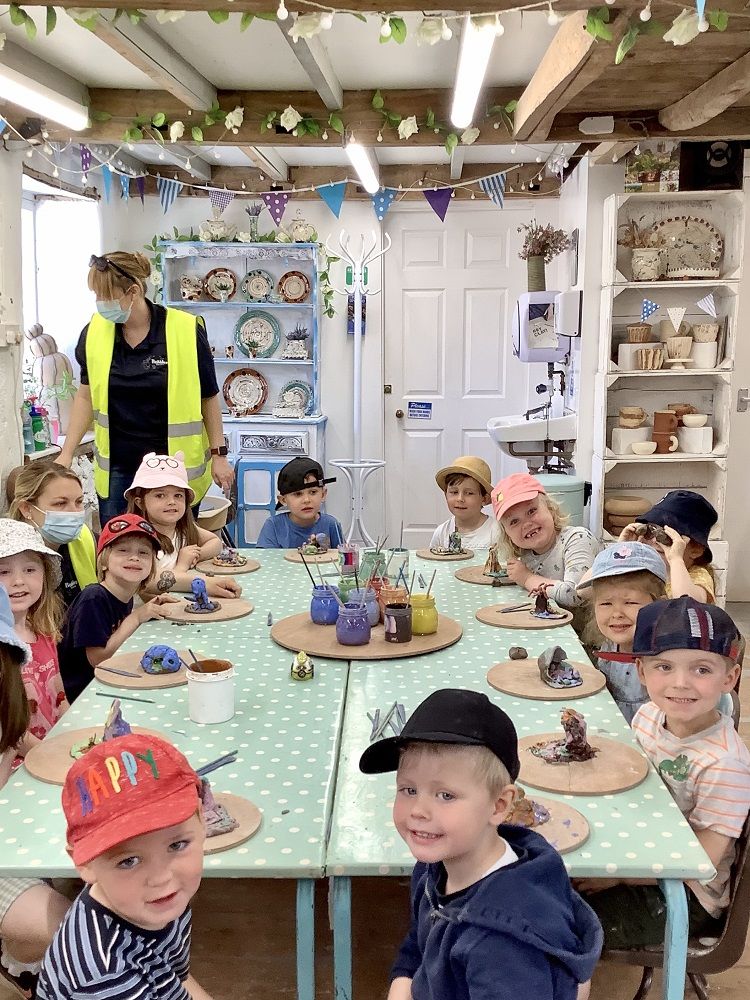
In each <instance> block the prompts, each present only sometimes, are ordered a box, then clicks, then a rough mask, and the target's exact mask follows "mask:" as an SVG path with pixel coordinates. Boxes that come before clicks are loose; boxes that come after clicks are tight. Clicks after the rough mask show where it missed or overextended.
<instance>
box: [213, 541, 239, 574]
mask: <svg viewBox="0 0 750 1000" xmlns="http://www.w3.org/2000/svg"><path fill="white" fill-rule="evenodd" d="M211 562H212V563H213V564H214V566H222V567H223V568H224V569H227V568H230V567H231V568H232V569H236V568H237V567H238V566H244V565H245V563H246V562H247V556H243V555H241V554H240V553H239V552H238V551H237V549H231V548H230V547H229V546H228V545H223V546H222V549H221V552H220V553H219V554H218V555H216V556H214V557H213V559H212V560H211Z"/></svg>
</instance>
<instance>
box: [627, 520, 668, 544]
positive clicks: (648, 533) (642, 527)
mask: <svg viewBox="0 0 750 1000" xmlns="http://www.w3.org/2000/svg"><path fill="white" fill-rule="evenodd" d="M635 537H636V538H640V540H641V541H643V542H648V541H649V540H650V539H653V540H654V541H655V542H658V543H659V545H671V544H672V539H671V538H670V537H669V535H668V534H667V533H666V531H665V530H664V528H660V527H659V525H658V524H636V526H635Z"/></svg>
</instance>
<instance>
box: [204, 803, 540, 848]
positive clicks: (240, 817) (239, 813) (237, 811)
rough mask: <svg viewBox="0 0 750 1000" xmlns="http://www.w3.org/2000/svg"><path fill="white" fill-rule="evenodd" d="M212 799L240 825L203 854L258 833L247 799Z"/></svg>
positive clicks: (257, 818)
mask: <svg viewBox="0 0 750 1000" xmlns="http://www.w3.org/2000/svg"><path fill="white" fill-rule="evenodd" d="M214 798H215V799H216V801H217V802H218V803H219V805H222V806H224V808H225V809H226V810H227V812H228V813H229V815H230V816H232V817H233V818H234V819H236V820H237V822H238V823H239V824H240V825H239V826H238V827H237V829H236V830H232V831H231V833H220V834H219V836H218V837H206V840H205V842H204V844H203V853H204V854H218V853H219V852H220V851H228V850H229V848H230V847H237V845H238V844H244V842H245V841H246V840H249V839H250V838H251V837H252V836H253V834H255V833H257V832H258V829H259V827H260V824H261V820H262V819H263V813H262V812H261V811H260V809H259V808H258V807H257V806H256V805H255V804H254V803H253V802H251V801H250V800H249V799H245V798H242V796H241V795H232V793H231V792H214ZM551 822H552V820H551V819H550V823H551ZM544 825H545V826H548V825H549V824H548V823H545V824H544Z"/></svg>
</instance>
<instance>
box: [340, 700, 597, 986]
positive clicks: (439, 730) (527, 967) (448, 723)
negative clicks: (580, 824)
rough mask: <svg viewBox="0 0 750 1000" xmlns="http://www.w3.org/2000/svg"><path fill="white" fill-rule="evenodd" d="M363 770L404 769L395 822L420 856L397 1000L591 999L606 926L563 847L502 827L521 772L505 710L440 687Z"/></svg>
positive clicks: (377, 746) (367, 757)
mask: <svg viewBox="0 0 750 1000" xmlns="http://www.w3.org/2000/svg"><path fill="white" fill-rule="evenodd" d="M359 766H360V769H361V770H362V771H364V772H365V773H366V774H379V773H382V772H385V771H397V772H398V774H397V779H396V786H397V790H396V799H395V801H394V805H393V820H394V823H395V825H396V829H397V830H398V832H399V834H400V835H401V836H402V837H403V839H404V840H405V841H406V843H407V845H408V846H409V849H410V850H411V852H412V854H413V855H414V856H415V858H416V859H417V864H416V865H415V866H414V873H413V875H412V885H411V900H412V920H411V928H410V930H409V934H408V936H407V938H406V940H405V941H404V943H403V945H402V946H401V950H400V952H399V954H398V957H397V959H396V962H395V965H394V967H393V969H392V971H391V988H390V992H389V994H388V1000H519V998H520V1000H532V998H533V1000H584V998H585V997H587V996H588V990H589V980H590V978H591V975H592V973H593V971H594V967H595V966H596V963H597V961H598V959H599V954H600V952H601V948H602V929H601V926H600V924H599V921H598V919H597V918H596V916H595V915H594V912H593V910H592V909H591V908H590V907H589V906H588V904H587V903H585V902H584V901H583V900H582V899H581V897H580V896H578V895H577V893H575V892H574V891H573V889H572V888H571V885H570V881H569V879H568V876H567V874H566V872H565V867H564V866H563V863H562V861H561V859H560V855H559V854H558V853H557V852H556V851H555V850H554V848H553V847H551V846H550V845H549V844H548V843H547V841H546V840H544V838H543V837H540V836H539V835H538V834H536V833H534V832H533V831H531V830H526V829H524V828H523V827H518V826H511V825H508V824H506V825H501V824H503V820H504V819H505V818H506V817H507V816H508V815H509V814H510V812H511V811H512V808H513V801H514V798H515V794H516V789H515V786H514V785H513V781H515V779H516V778H517V777H518V771H519V762H518V738H517V736H516V731H515V728H514V727H513V723H512V722H511V720H510V719H509V718H508V716H507V715H506V714H505V712H503V711H502V709H500V708H498V707H497V706H496V705H493V704H492V702H491V701H490V700H489V699H488V698H487V696H486V695H483V694H478V693H477V692H475V691H461V690H456V689H446V690H443V691H437V692H435V693H434V694H431V695H430V696H429V697H428V698H427V699H426V700H425V701H423V702H422V704H421V705H420V706H419V707H418V708H417V709H416V710H415V711H414V713H413V714H412V716H411V717H410V719H409V720H408V722H407V723H406V725H405V726H404V729H403V731H402V733H401V735H400V736H398V737H391V738H389V739H386V740H381V741H379V742H378V743H374V744H373V745H372V746H370V747H368V749H367V750H365V752H364V754H363V755H362V757H361V759H360V764H359Z"/></svg>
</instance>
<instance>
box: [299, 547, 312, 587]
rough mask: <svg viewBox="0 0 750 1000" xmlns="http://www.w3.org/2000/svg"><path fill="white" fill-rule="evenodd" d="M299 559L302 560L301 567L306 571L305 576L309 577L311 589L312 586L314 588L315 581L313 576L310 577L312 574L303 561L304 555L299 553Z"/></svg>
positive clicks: (304, 560)
mask: <svg viewBox="0 0 750 1000" xmlns="http://www.w3.org/2000/svg"><path fill="white" fill-rule="evenodd" d="M299 557H300V559H301V560H302V565H303V566H304V567H305V569H306V570H307V575H308V576H309V577H310V583H311V584H312V585H313V587H314V586H315V580H314V579H313V575H312V573H311V572H310V567H309V566H308V565H307V560H306V559H305V556H304V554H303V553H302V552H300V554H299Z"/></svg>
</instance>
